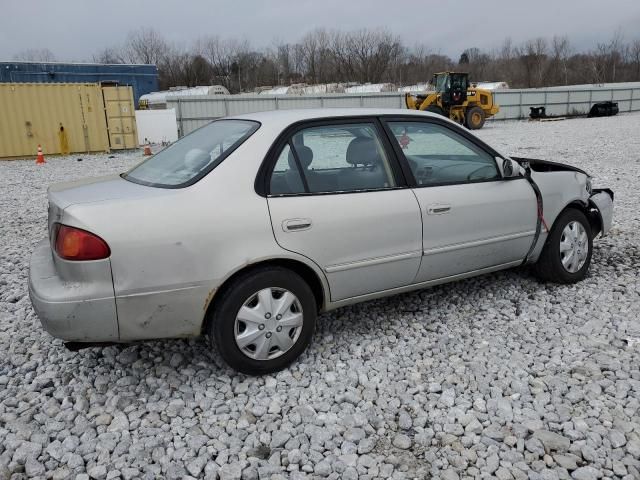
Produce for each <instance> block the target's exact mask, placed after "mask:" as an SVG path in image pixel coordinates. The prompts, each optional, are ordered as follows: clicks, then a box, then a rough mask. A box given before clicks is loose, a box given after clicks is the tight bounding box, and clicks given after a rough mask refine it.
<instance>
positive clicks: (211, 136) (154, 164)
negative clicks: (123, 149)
mask: <svg viewBox="0 0 640 480" xmlns="http://www.w3.org/2000/svg"><path fill="white" fill-rule="evenodd" d="M259 126H260V124H259V123H258V122H254V121H251V120H218V121H215V122H211V123H210V124H208V125H205V126H204V127H202V128H199V129H198V130H195V131H194V132H192V133H190V134H189V135H186V136H185V137H183V138H181V139H180V140H178V141H177V142H175V143H174V144H173V145H171V146H169V147H167V148H165V149H164V150H162V151H161V152H159V153H157V154H156V155H154V156H153V157H151V158H149V159H148V160H146V161H144V162H142V163H141V164H140V165H138V166H136V167H133V168H132V169H131V170H129V171H128V172H127V173H125V174H123V175H122V178H124V179H125V180H129V181H131V182H135V183H140V184H142V185H148V186H150V187H164V188H180V187H186V186H188V185H191V184H193V183H195V182H197V181H198V180H200V179H201V178H202V177H204V176H205V175H206V174H207V173H209V172H210V171H211V170H213V169H214V168H215V167H217V166H218V165H219V164H220V163H221V162H222V160H224V159H225V157H227V156H228V155H229V154H230V153H231V152H233V151H234V150H235V149H236V148H238V147H239V146H240V145H241V144H242V143H243V142H244V141H245V140H246V139H247V138H249V137H250V136H251V134H253V132H255V131H256V130H257V129H258V127H259Z"/></svg>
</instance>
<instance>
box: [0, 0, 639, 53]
mask: <svg viewBox="0 0 640 480" xmlns="http://www.w3.org/2000/svg"><path fill="white" fill-rule="evenodd" d="M0 6H1V7H2V8H1V12H2V13H1V15H0V61H1V60H11V59H12V58H13V56H14V55H15V54H17V53H19V52H20V51H23V50H27V49H41V48H48V49H49V50H51V51H52V52H53V54H54V55H55V56H56V59H57V60H60V61H63V60H64V61H71V60H75V61H83V60H85V61H87V60H91V56H92V55H93V54H94V53H96V52H97V51H99V50H101V49H102V48H104V47H107V46H112V45H117V44H120V43H122V41H123V40H124V39H125V37H126V35H127V33H128V32H129V31H131V30H136V29H139V28H141V27H153V28H155V29H156V30H158V31H159V32H161V33H162V34H163V36H164V37H165V38H166V39H167V40H169V41H171V42H176V43H177V44H179V45H182V46H187V47H188V46H189V45H190V44H191V43H192V42H193V40H194V39H195V38H197V37H199V36H205V35H219V36H221V37H228V38H238V39H247V40H249V42H250V43H251V44H252V45H253V46H254V47H256V48H259V47H263V46H272V45H274V43H275V42H276V41H284V42H295V41H296V40H298V39H300V38H301V37H302V36H303V35H304V34H305V33H307V32H309V31H311V30H313V29H315V28H319V27H323V28H326V29H328V30H331V29H339V30H355V29H360V28H378V27H383V28H387V29H388V30H390V31H391V32H392V33H395V34H397V35H399V36H400V38H401V39H402V41H403V42H404V43H405V45H408V46H412V45H414V44H416V43H423V44H426V45H427V46H428V47H429V48H430V50H431V51H434V52H437V53H443V54H447V55H450V56H452V57H453V58H457V57H458V56H459V55H460V53H461V52H462V51H463V50H464V49H466V48H470V47H478V48H481V49H486V50H491V49H493V48H498V47H499V46H500V45H501V44H502V42H503V40H504V38H505V37H511V39H512V41H513V43H514V44H516V45H517V44H518V43H520V42H523V41H525V40H527V39H530V38H535V37H539V36H543V37H548V38H550V37H552V36H553V35H567V36H568V37H569V39H570V40H571V43H572V46H573V48H574V49H576V50H580V51H584V50H589V49H591V48H594V47H595V46H596V44H597V43H598V42H605V41H607V40H609V39H610V38H611V37H612V35H613V34H614V32H615V31H617V30H619V31H620V32H621V33H622V35H623V38H624V40H626V41H629V40H633V39H640V0H606V1H603V0H534V1H531V0H438V1H432V0H422V1H420V0H367V1H365V0H297V1H294V0H290V1H284V0H233V1H228V0H224V1H222V0H181V1H175V0H155V1H151V0H109V1H108V2H105V1H97V0H58V1H53V0H0Z"/></svg>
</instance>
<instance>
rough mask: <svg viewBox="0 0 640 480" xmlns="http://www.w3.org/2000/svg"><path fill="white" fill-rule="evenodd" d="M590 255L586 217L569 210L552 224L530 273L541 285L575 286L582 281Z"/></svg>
mask: <svg viewBox="0 0 640 480" xmlns="http://www.w3.org/2000/svg"><path fill="white" fill-rule="evenodd" d="M583 234H584V235H586V238H585V237H584V236H583ZM574 237H575V238H574ZM585 249H586V250H585ZM592 253H593V238H592V235H591V225H590V224H589V221H588V220H587V217H586V216H585V214H584V213H582V212H581V211H579V210H576V209H575V208H569V209H567V210H565V211H564V212H562V213H561V214H560V216H559V217H558V219H557V220H556V221H555V223H554V224H553V227H552V228H551V232H550V233H549V236H548V237H547V241H546V242H545V245H544V248H543V250H542V253H541V254H540V258H539V259H538V261H537V262H536V264H535V265H534V272H535V274H536V276H537V277H538V278H540V279H541V280H544V281H549V282H556V283H576V282H579V281H580V280H582V279H584V278H585V277H586V275H587V272H588V270H589V265H590V263H591V255H592Z"/></svg>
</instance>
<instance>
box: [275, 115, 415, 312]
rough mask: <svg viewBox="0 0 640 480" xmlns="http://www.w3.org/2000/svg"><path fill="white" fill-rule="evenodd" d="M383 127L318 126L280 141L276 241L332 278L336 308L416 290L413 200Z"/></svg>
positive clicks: (356, 123)
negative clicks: (385, 292) (379, 294)
mask: <svg viewBox="0 0 640 480" xmlns="http://www.w3.org/2000/svg"><path fill="white" fill-rule="evenodd" d="M390 147H391V146H390V144H389V142H388V139H387V138H386V136H385V135H384V132H383V131H382V129H381V125H380V124H379V122H378V121H377V120H375V119H372V118H361V119H357V120H340V121H333V122H332V121H327V122H315V123H313V124H307V125H305V126H301V127H298V128H296V129H294V130H292V131H290V132H289V133H288V134H286V135H285V136H284V137H283V138H282V139H281V140H280V144H279V146H278V147H277V148H276V155H275V156H274V158H273V159H272V166H271V168H270V171H269V174H268V178H267V180H266V182H267V184H268V185H269V186H268V192H267V194H268V204H269V211H270V214H271V221H272V225H273V231H274V234H275V237H276V240H277V241H278V243H279V244H280V246H282V247H283V248H285V249H287V250H290V251H293V252H297V253H299V254H302V255H304V256H306V257H308V258H310V259H311V260H313V261H314V262H315V263H316V264H318V265H319V266H320V267H321V268H322V269H323V271H324V272H325V274H326V276H327V279H328V282H329V286H330V290H331V300H332V301H338V300H343V299H346V298H350V297H356V296H359V295H365V294H368V293H373V292H378V291H382V290H387V289H392V288H395V287H401V286H405V285H409V284H411V283H412V282H413V280H414V279H415V276H416V274H417V272H418V268H419V265H420V257H421V251H422V221H421V218H420V210H419V207H418V203H417V201H416V198H415V196H414V194H413V193H412V192H411V190H410V189H409V188H407V187H406V185H405V181H404V177H403V176H402V173H401V171H400V170H399V166H398V165H397V163H396V160H395V158H394V156H393V154H390Z"/></svg>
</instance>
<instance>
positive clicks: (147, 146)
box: [144, 143, 152, 156]
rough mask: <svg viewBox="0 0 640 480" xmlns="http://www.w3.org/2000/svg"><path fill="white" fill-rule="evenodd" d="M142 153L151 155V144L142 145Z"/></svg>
mask: <svg viewBox="0 0 640 480" xmlns="http://www.w3.org/2000/svg"><path fill="white" fill-rule="evenodd" d="M144 154H145V156H148V155H152V153H151V145H149V144H148V143H147V144H146V145H145V146H144Z"/></svg>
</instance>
